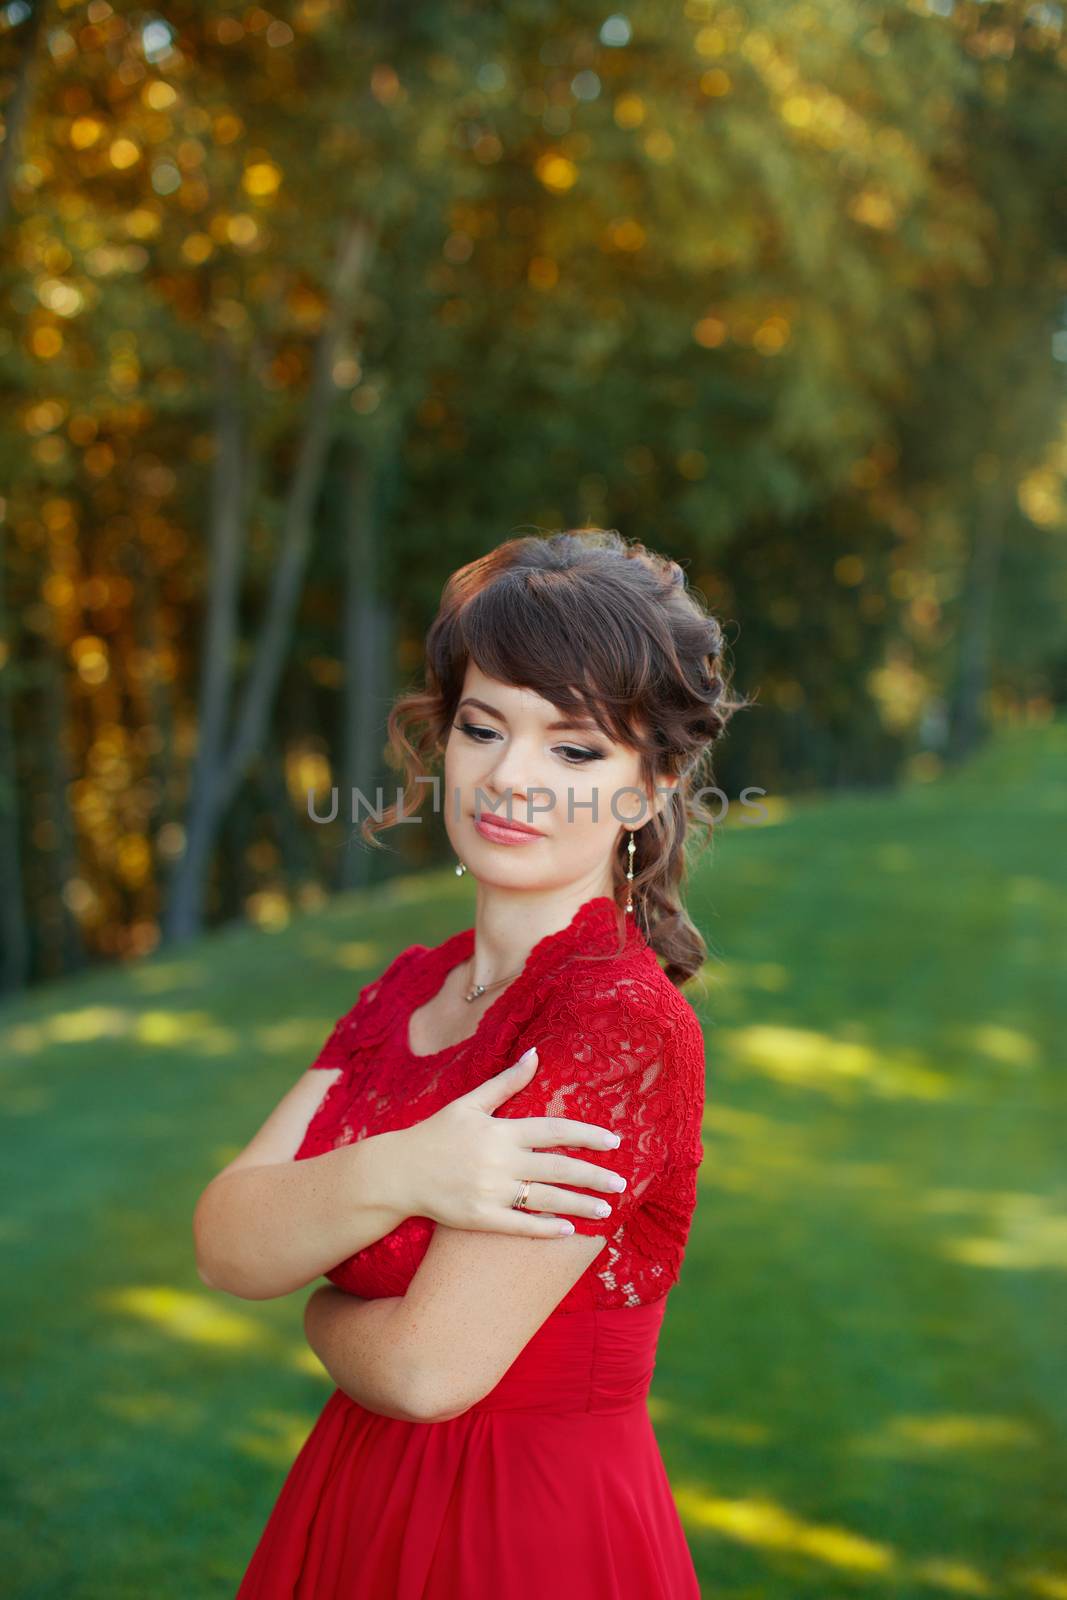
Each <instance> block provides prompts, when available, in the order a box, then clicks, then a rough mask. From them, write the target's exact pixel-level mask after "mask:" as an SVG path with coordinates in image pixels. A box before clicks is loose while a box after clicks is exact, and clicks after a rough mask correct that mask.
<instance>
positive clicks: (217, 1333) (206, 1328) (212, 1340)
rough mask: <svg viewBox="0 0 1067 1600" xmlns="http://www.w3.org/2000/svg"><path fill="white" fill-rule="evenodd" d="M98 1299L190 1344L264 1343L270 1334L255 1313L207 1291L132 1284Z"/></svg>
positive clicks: (113, 1309)
mask: <svg viewBox="0 0 1067 1600" xmlns="http://www.w3.org/2000/svg"><path fill="white" fill-rule="evenodd" d="M97 1303H98V1304H99V1305H100V1306H101V1307H102V1308H103V1309H104V1310H105V1311H111V1312H118V1313H120V1314H122V1315H125V1316H128V1317H136V1318H137V1319H138V1320H139V1321H140V1322H143V1323H149V1324H151V1325H152V1326H153V1327H155V1328H158V1329H159V1331H160V1332H161V1333H165V1334H167V1336H168V1337H169V1338H172V1339H184V1340H185V1341H186V1342H188V1343H190V1344H208V1345H229V1346H232V1347H240V1346H246V1345H255V1344H261V1343H263V1342H264V1340H265V1338H266V1334H265V1332H264V1330H263V1328H261V1327H260V1325H259V1324H258V1323H257V1322H255V1321H254V1320H253V1319H252V1318H251V1317H245V1316H242V1315H241V1314H240V1313H239V1312H236V1311H231V1310H229V1309H228V1308H227V1307H226V1306H224V1305H221V1304H219V1302H218V1301H217V1300H212V1299H210V1298H209V1297H208V1295H207V1294H202V1295H198V1294H190V1293H188V1292H187V1291H186V1290H183V1289H172V1288H170V1287H169V1286H167V1285H159V1286H157V1287H155V1288H149V1287H148V1286H147V1285H134V1284H131V1285H130V1286H129V1288H126V1289H112V1290H109V1291H107V1292H106V1293H102V1294H100V1295H98V1296H97Z"/></svg>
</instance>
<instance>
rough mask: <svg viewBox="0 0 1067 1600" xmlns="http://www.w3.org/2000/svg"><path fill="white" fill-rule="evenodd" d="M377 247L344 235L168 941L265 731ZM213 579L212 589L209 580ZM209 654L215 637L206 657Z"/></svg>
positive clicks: (186, 931) (195, 814) (199, 902)
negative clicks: (225, 726) (274, 538)
mask: <svg viewBox="0 0 1067 1600" xmlns="http://www.w3.org/2000/svg"><path fill="white" fill-rule="evenodd" d="M371 250H372V235H371V231H370V228H369V227H368V225H367V224H366V223H365V222H363V221H362V219H357V220H355V221H353V222H350V223H349V224H348V226H347V227H346V229H345V230H344V232H343V234H342V238H341V243H340V249H339V252H338V258H337V265H336V270H335V274H334V283H333V287H332V292H331V295H330V302H329V310H328V312H327V315H326V317H325V320H324V322H323V325H322V329H321V331H320V333H319V336H318V341H317V344H316V349H315V359H314V365H313V372H312V379H311V388H310V393H309V395H308V401H307V409H306V420H305V426H304V430H303V434H302V436H301V439H300V441H299V446H298V450H297V461H296V469H295V471H294V473H293V478H292V482H291V484H290V488H289V493H288V495H287V497H286V503H285V508H284V512H283V518H282V532H281V540H280V548H279V552H278V560H277V563H276V565H275V568H274V572H273V576H272V580H271V586H270V592H269V594H268V597H267V605H266V614H265V619H264V622H263V626H262V628H261V629H260V632H259V636H258V638H257V640H256V644H255V652H254V656H253V660H252V664H251V667H250V669H249V672H248V676H247V678H246V680H245V683H244V685H243V689H242V691H241V696H240V703H239V705H238V708H237V711H236V714H235V716H234V720H233V726H232V729H231V731H230V733H229V735H228V736H227V737H226V739H225V742H224V743H223V741H222V739H221V736H220V737H218V739H217V742H216V743H215V744H214V745H211V744H209V743H208V742H207V739H206V738H205V733H204V729H203V728H201V741H202V744H203V747H204V749H205V756H204V760H203V762H201V763H198V776H197V780H196V781H194V789H193V797H192V802H191V807H190V820H189V825H188V827H187V830H186V849H185V853H184V855H183V856H182V858H181V861H180V863H179V870H178V871H177V872H176V874H175V884H174V900H173V903H172V904H171V905H170V906H169V907H168V914H167V919H166V928H167V937H168V940H170V941H172V942H178V941H181V940H184V939H188V938H191V937H193V936H194V935H195V934H196V933H198V932H199V930H200V927H201V925H202V920H203V892H204V884H205V882H206V878H207V873H208V869H209V867H210V864H211V857H212V853H213V851H214V847H215V841H216V839H217V837H218V829H219V823H220V820H221V818H222V816H223V814H224V812H225V810H226V807H227V806H228V805H229V804H230V802H231V801H232V799H233V796H234V794H235V793H236V791H237V788H238V786H239V784H240V783H241V781H242V779H243V778H244V777H245V774H246V773H247V771H248V768H249V765H250V763H251V761H252V759H253V758H254V756H255V755H256V753H257V752H258V751H259V750H260V749H261V748H262V745H263V741H264V738H265V735H266V730H267V722H268V718H269V716H270V713H271V709H272V707H273V705H274V700H275V696H276V694H277V690H278V684H279V681H280V679H281V675H282V671H283V669H284V666H285V659H286V654H287V651H288V647H289V642H290V638H291V635H292V628H293V622H294V619H295V616H296V610H297V606H298V604H299V601H300V595H301V592H302V589H303V580H304V571H305V568H306V565H307V558H308V552H309V549H310V545H311V534H312V527H313V518H314V511H315V504H316V499H317V495H318V491H319V488H320V485H321V482H322V476H323V471H324V468H325V464H326V457H327V453H328V449H329V444H330V437H331V431H332V427H333V403H334V393H335V391H334V381H333V370H334V366H335V365H336V362H337V357H338V355H339V353H340V345H341V340H342V338H343V335H344V331H345V328H346V326H347V322H348V318H349V313H350V311H351V308H352V305H353V303H354V301H355V298H356V296H357V294H358V292H359V290H360V289H361V288H362V285H363V282H364V279H365V276H366V272H367V269H368V266H369V261H370V255H371ZM209 582H211V583H212V584H213V580H212V579H209ZM234 614H235V613H234ZM212 654H213V650H212V649H211V646H210V641H209V645H208V655H209V657H210V656H211V655H212ZM213 670H215V669H213V666H212V662H211V661H210V659H209V660H208V661H206V662H205V666H204V671H205V677H207V676H208V675H210V674H211V673H212V672H213ZM217 670H218V672H219V673H220V674H222V673H223V672H225V674H226V679H227V683H228V682H229V678H230V673H231V671H232V658H231V657H230V656H227V658H226V662H225V666H222V665H220V666H219V667H218V668H217ZM227 699H228V696H227ZM208 709H209V710H210V711H211V712H212V714H214V715H217V716H218V717H219V718H220V719H221V720H223V721H224V720H225V716H226V710H227V707H226V705H225V704H223V705H222V706H221V707H216V706H215V705H214V703H213V702H210V701H209V703H208ZM209 733H210V735H211V737H212V738H213V739H214V738H215V737H216V735H218V734H219V728H218V727H217V726H216V725H215V724H214V723H213V724H212V726H211V728H210V730H209Z"/></svg>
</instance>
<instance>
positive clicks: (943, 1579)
mask: <svg viewBox="0 0 1067 1600" xmlns="http://www.w3.org/2000/svg"><path fill="white" fill-rule="evenodd" d="M911 1570H912V1574H913V1576H914V1578H915V1580H916V1581H917V1582H918V1583H926V1584H929V1585H930V1586H931V1588H934V1589H947V1590H948V1592H949V1594H973V1595H992V1594H996V1593H997V1590H996V1589H995V1588H994V1587H993V1585H992V1584H991V1583H990V1582H989V1579H988V1578H984V1577H983V1576H982V1574H981V1573H980V1572H977V1571H976V1570H975V1568H974V1567H972V1566H969V1565H968V1563H967V1562H965V1561H948V1560H946V1559H945V1558H943V1557H942V1558H940V1559H939V1558H938V1557H936V1556H935V1557H933V1558H932V1559H931V1560H929V1561H918V1562H916V1564H915V1565H914V1566H913V1567H912V1569H911Z"/></svg>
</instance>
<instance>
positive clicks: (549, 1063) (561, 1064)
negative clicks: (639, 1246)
mask: <svg viewBox="0 0 1067 1600" xmlns="http://www.w3.org/2000/svg"><path fill="white" fill-rule="evenodd" d="M597 988H598V991H599V992H598V993H596V994H594V995H590V996H584V997H581V996H579V995H577V994H574V993H568V994H559V995H550V996H549V997H548V999H547V1001H546V1003H545V1005H544V1006H543V1007H542V1010H541V1012H540V1014H539V1016H538V1017H537V1019H536V1020H532V1021H531V1022H530V1023H529V1025H528V1027H527V1028H526V1029H525V1030H524V1031H523V1034H522V1037H521V1039H520V1040H518V1041H516V1043H515V1044H514V1045H513V1046H512V1047H511V1049H510V1050H509V1055H510V1058H511V1060H513V1061H514V1060H517V1059H518V1057H519V1056H520V1055H521V1054H522V1052H523V1051H524V1050H526V1049H528V1048H529V1046H530V1045H536V1046H537V1053H538V1061H539V1065H538V1068H537V1071H536V1072H535V1073H534V1076H533V1078H532V1079H531V1081H530V1082H529V1084H527V1085H526V1087H525V1088H523V1089H521V1090H520V1091H519V1092H518V1093H517V1094H515V1095H513V1096H512V1097H511V1099H510V1100H506V1101H505V1102H504V1104H503V1105H502V1106H500V1107H499V1108H498V1109H497V1111H496V1113H495V1115H496V1116H498V1117H533V1116H551V1117H556V1116H558V1117H570V1118H573V1119H575V1120H577V1121H579V1122H592V1123H596V1124H598V1125H599V1126H601V1127H605V1128H610V1129H612V1130H613V1131H614V1132H615V1133H618V1134H619V1135H620V1137H621V1140H622V1142H621V1144H620V1145H619V1147H618V1149H616V1150H588V1149H585V1148H579V1147H577V1146H562V1145H557V1146H554V1147H553V1148H554V1149H557V1150H562V1151H563V1152H564V1153H565V1154H567V1155H574V1156H578V1157H580V1158H581V1159H582V1160H584V1161H591V1162H594V1163H595V1164H596V1165H597V1166H602V1167H609V1168H611V1169H612V1171H615V1172H619V1173H621V1174H622V1176H623V1177H625V1179H626V1188H625V1189H624V1190H623V1192H622V1193H621V1194H618V1195H616V1194H599V1193H598V1192H597V1191H596V1190H593V1189H582V1188H578V1187H577V1186H576V1185H569V1184H568V1185H567V1187H568V1188H573V1190H574V1192H575V1193H577V1194H587V1195H593V1196H595V1197H596V1198H597V1199H606V1200H607V1201H608V1203H609V1205H610V1206H611V1208H612V1209H611V1215H610V1216H609V1217H605V1218H603V1219H600V1218H597V1217H576V1216H574V1215H572V1214H570V1213H567V1217H568V1221H570V1222H573V1223H574V1227H575V1231H576V1232H577V1233H584V1234H587V1235H592V1236H596V1237H600V1238H606V1237H608V1236H611V1237H613V1238H614V1237H616V1236H617V1235H618V1231H619V1228H620V1224H626V1223H628V1222H629V1221H630V1219H631V1218H632V1217H633V1214H634V1213H635V1212H636V1211H637V1210H638V1209H639V1208H640V1207H641V1206H642V1204H643V1203H644V1202H645V1201H646V1200H647V1199H648V1198H649V1196H650V1191H652V1190H653V1189H654V1188H655V1186H656V1182H657V1179H659V1178H660V1177H662V1176H663V1175H664V1174H665V1173H667V1172H668V1171H669V1170H670V1169H671V1168H672V1166H673V1165H674V1163H675V1161H676V1159H677V1156H678V1152H679V1148H680V1147H684V1148H685V1149H688V1143H689V1142H690V1140H691V1132H692V1117H691V1108H689V1106H688V1100H689V1098H690V1097H689V1094H688V1089H687V1078H686V1074H685V1073H684V1072H682V1071H679V1070H678V1069H677V1067H676V1057H677V1052H676V1050H675V1048H674V1031H673V1028H672V1021H671V1018H670V1017H664V1015H663V1008H662V1006H658V1007H657V1005H656V1003H655V1000H656V997H655V996H654V995H653V994H651V993H649V992H647V991H646V990H645V989H644V987H643V986H641V985H640V984H633V983H631V982H627V981H626V980H621V981H618V982H615V983H614V984H612V985H610V988H609V989H608V990H605V988H604V986H603V981H602V980H601V983H600V984H598V985H597Z"/></svg>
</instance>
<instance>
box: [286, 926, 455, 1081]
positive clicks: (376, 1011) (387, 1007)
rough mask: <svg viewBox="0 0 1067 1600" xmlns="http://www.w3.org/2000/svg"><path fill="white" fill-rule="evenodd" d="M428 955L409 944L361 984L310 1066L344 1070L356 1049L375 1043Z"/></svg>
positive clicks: (427, 952) (420, 947)
mask: <svg viewBox="0 0 1067 1600" xmlns="http://www.w3.org/2000/svg"><path fill="white" fill-rule="evenodd" d="M427 954H429V950H428V947H427V946H426V945H424V944H409V945H407V946H406V948H405V949H403V950H401V951H399V952H398V953H397V954H396V955H395V956H394V957H393V959H392V960H391V961H390V962H389V964H388V965H387V966H386V967H385V968H384V969H383V970H382V971H381V972H380V973H379V974H378V976H377V977H376V978H371V979H370V980H369V981H368V982H367V983H365V984H364V985H363V988H362V989H361V990H360V991H359V994H358V995H357V997H356V1000H355V1003H354V1004H353V1005H351V1006H350V1007H349V1009H348V1010H347V1011H346V1012H344V1014H343V1015H342V1016H340V1017H338V1019H337V1021H336V1022H335V1023H334V1025H333V1028H332V1030H331V1032H330V1035H329V1037H328V1038H327V1040H326V1042H325V1044H324V1045H323V1047H322V1049H321V1050H320V1051H319V1053H318V1055H317V1056H316V1058H315V1060H314V1061H313V1062H312V1063H311V1065H312V1066H313V1067H322V1068H328V1067H346V1066H347V1065H348V1064H349V1062H350V1061H351V1059H352V1056H353V1053H354V1052H355V1050H356V1049H357V1047H358V1046H362V1045H367V1044H373V1043H376V1042H379V1040H380V1036H381V1035H382V1034H383V1033H384V1031H385V1028H386V1026H387V1024H388V1022H389V1020H390V1018H393V1017H395V1016H396V1014H397V1005H398V1004H399V1003H400V1002H401V1001H402V999H403V996H404V993H405V991H406V990H408V989H409V988H411V987H413V980H414V977H415V974H416V973H417V972H418V971H419V970H420V963H421V962H422V959H423V958H424V957H425V956H426V955H427Z"/></svg>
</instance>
